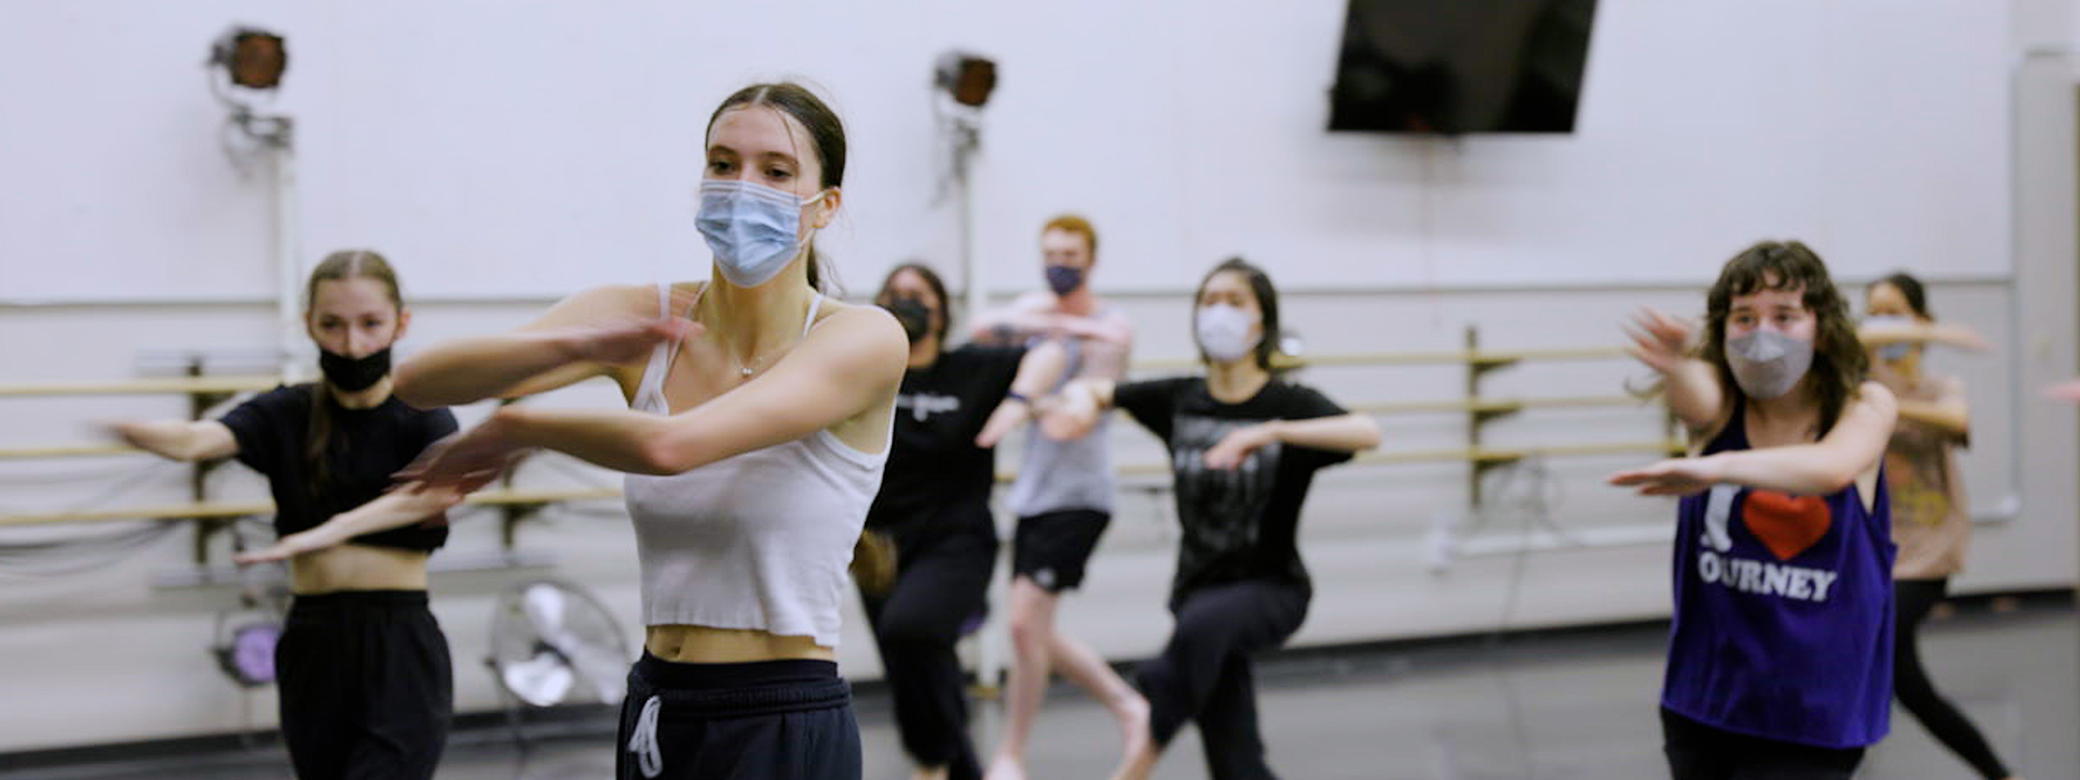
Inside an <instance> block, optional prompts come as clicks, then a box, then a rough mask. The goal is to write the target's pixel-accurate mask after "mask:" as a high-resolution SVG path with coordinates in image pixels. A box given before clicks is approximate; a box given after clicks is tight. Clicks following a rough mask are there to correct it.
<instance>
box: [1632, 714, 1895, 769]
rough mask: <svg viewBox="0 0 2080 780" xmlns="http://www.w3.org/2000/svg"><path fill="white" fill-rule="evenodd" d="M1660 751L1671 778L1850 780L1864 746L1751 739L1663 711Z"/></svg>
mask: <svg viewBox="0 0 2080 780" xmlns="http://www.w3.org/2000/svg"><path fill="white" fill-rule="evenodd" d="M1661 740H1662V742H1661V752H1662V753H1664V754H1666V755H1667V756H1668V771H1669V775H1670V776H1671V777H1673V778H1675V780H1849V779H1850V778H1851V777H1853V776H1854V775H1855V774H1856V765H1857V764H1859V763H1862V762H1863V748H1849V749H1834V748H1823V747H1814V746H1812V745H1800V744H1797V743H1794V742H1783V741H1780V740H1774V739H1763V738H1761V737H1751V736H1748V735H1746V734H1735V733H1733V732H1731V731H1725V730H1722V729H1715V728H1712V727H1711V726H1707V725H1705V724H1702V723H1699V722H1697V721H1694V720H1691V719H1689V718H1685V717H1683V716H1681V715H1677V714H1675V713H1673V712H1670V711H1669V710H1668V709H1667V708H1662V710H1661Z"/></svg>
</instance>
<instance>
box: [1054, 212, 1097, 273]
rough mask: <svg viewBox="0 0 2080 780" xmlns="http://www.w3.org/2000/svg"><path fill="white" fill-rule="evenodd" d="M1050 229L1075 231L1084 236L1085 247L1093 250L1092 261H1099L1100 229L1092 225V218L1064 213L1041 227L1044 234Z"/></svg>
mask: <svg viewBox="0 0 2080 780" xmlns="http://www.w3.org/2000/svg"><path fill="white" fill-rule="evenodd" d="M1050 230H1059V231H1062V232H1064V233H1075V234H1076V235H1079V236H1083V246H1084V248H1086V249H1089V250H1091V262H1093V263H1095V262H1097V261H1098V229H1097V228H1094V227H1091V221H1090V220H1088V219H1084V218H1083V217H1081V216H1079V215H1076V214H1062V215H1060V216H1057V217H1055V218H1054V219H1050V220H1048V221H1047V224H1045V225H1042V226H1041V227H1040V233H1041V234H1042V235H1045V234H1046V233H1047V231H1050Z"/></svg>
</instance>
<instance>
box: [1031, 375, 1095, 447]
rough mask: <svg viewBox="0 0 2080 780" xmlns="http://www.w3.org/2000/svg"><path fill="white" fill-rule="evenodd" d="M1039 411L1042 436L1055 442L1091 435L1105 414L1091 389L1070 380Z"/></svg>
mask: <svg viewBox="0 0 2080 780" xmlns="http://www.w3.org/2000/svg"><path fill="white" fill-rule="evenodd" d="M1045 406H1046V407H1047V408H1046V409H1043V410H1041V411H1040V435H1042V436H1045V437H1047V438H1049V439H1053V440H1055V441H1074V440H1076V439H1081V438H1083V437H1085V436H1089V435H1090V433H1091V430H1092V429H1095V428H1097V427H1098V416H1099V415H1101V414H1104V413H1105V412H1104V410H1103V409H1101V408H1099V403H1098V399H1097V398H1096V397H1095V396H1093V395H1091V390H1090V388H1087V387H1084V386H1082V385H1081V384H1080V383H1076V382H1071V383H1069V385H1068V386H1067V387H1064V388H1062V393H1061V395H1060V396H1058V397H1056V398H1055V399H1054V400H1052V401H1049V402H1048V403H1047V404H1045Z"/></svg>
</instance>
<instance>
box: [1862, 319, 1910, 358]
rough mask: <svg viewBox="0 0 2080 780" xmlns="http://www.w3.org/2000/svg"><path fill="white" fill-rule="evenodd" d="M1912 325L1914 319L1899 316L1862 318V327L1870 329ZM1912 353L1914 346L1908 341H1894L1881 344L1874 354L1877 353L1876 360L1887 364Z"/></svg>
mask: <svg viewBox="0 0 2080 780" xmlns="http://www.w3.org/2000/svg"><path fill="white" fill-rule="evenodd" d="M1913 323H1914V318H1912V317H1902V316H1899V315H1881V316H1874V317H1865V318H1863V325H1864V327H1870V328H1897V327H1903V326H1906V325H1911V324H1913ZM1913 351H1914V344H1913V342H1909V341H1894V342H1891V343H1889V344H1882V345H1880V346H1879V347H1878V348H1877V350H1876V352H1877V353H1878V359H1880V360H1884V361H1887V362H1897V361H1899V360H1900V359H1902V358H1905V357H1906V356H1907V355H1908V353H1911V352H1913Z"/></svg>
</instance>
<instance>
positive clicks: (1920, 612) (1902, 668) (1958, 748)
mask: <svg viewBox="0 0 2080 780" xmlns="http://www.w3.org/2000/svg"><path fill="white" fill-rule="evenodd" d="M1949 589H1950V580H1948V579H1934V580H1897V581H1895V582H1894V583H1893V608H1894V609H1896V610H1898V613H1897V614H1896V615H1895V617H1896V620H1895V622H1894V623H1893V625H1894V626H1896V627H1897V628H1895V629H1894V630H1896V631H1897V632H1898V636H1897V637H1895V638H1894V640H1893V647H1892V694H1893V695H1894V696H1897V697H1899V703H1900V706H1902V707H1906V708H1907V711H1908V712H1911V713H1913V714H1914V719H1915V720H1919V721H1921V725H1922V726H1923V727H1926V728H1927V729H1928V732H1929V733H1930V734H1934V735H1935V738H1936V740H1937V741H1939V742H1942V743H1943V745H1944V746H1945V747H1948V748H1950V751H1951V752H1953V753H1956V754H1957V756H1958V758H1962V759H1964V761H1965V763H1967V764H1971V765H1972V769H1974V770H1977V771H1978V772H1979V775H1980V776H1981V777H1985V778H1987V780H2000V778H2004V777H2007V776H2008V767H2007V765H2005V764H2002V763H2001V760H2000V758H1999V757H1998V756H1995V755H1994V754H1993V747H1992V746H1991V745H1988V744H1987V743H1986V737H1985V736H1984V735H1982V734H1980V733H1979V729H1977V728H1974V727H1973V726H1972V722H1971V720H1969V719H1967V718H1966V717H1965V716H1964V713H1962V712H1959V711H1958V710H1957V706H1956V705H1954V704H1951V703H1950V701H1949V700H1948V699H1945V698H1943V695H1942V694H1940V693H1937V692H1936V686H1935V683H1933V682H1930V681H1929V679H1928V671H1927V670H1926V669H1923V668H1922V667H1921V646H1920V638H1919V631H1918V629H1919V628H1920V627H1921V621H1923V620H1926V619H1928V611H1929V610H1930V609H1933V608H1935V605H1936V602H1938V601H1941V600H1943V595H1944V594H1945V593H1947V592H1948V591H1949Z"/></svg>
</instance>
